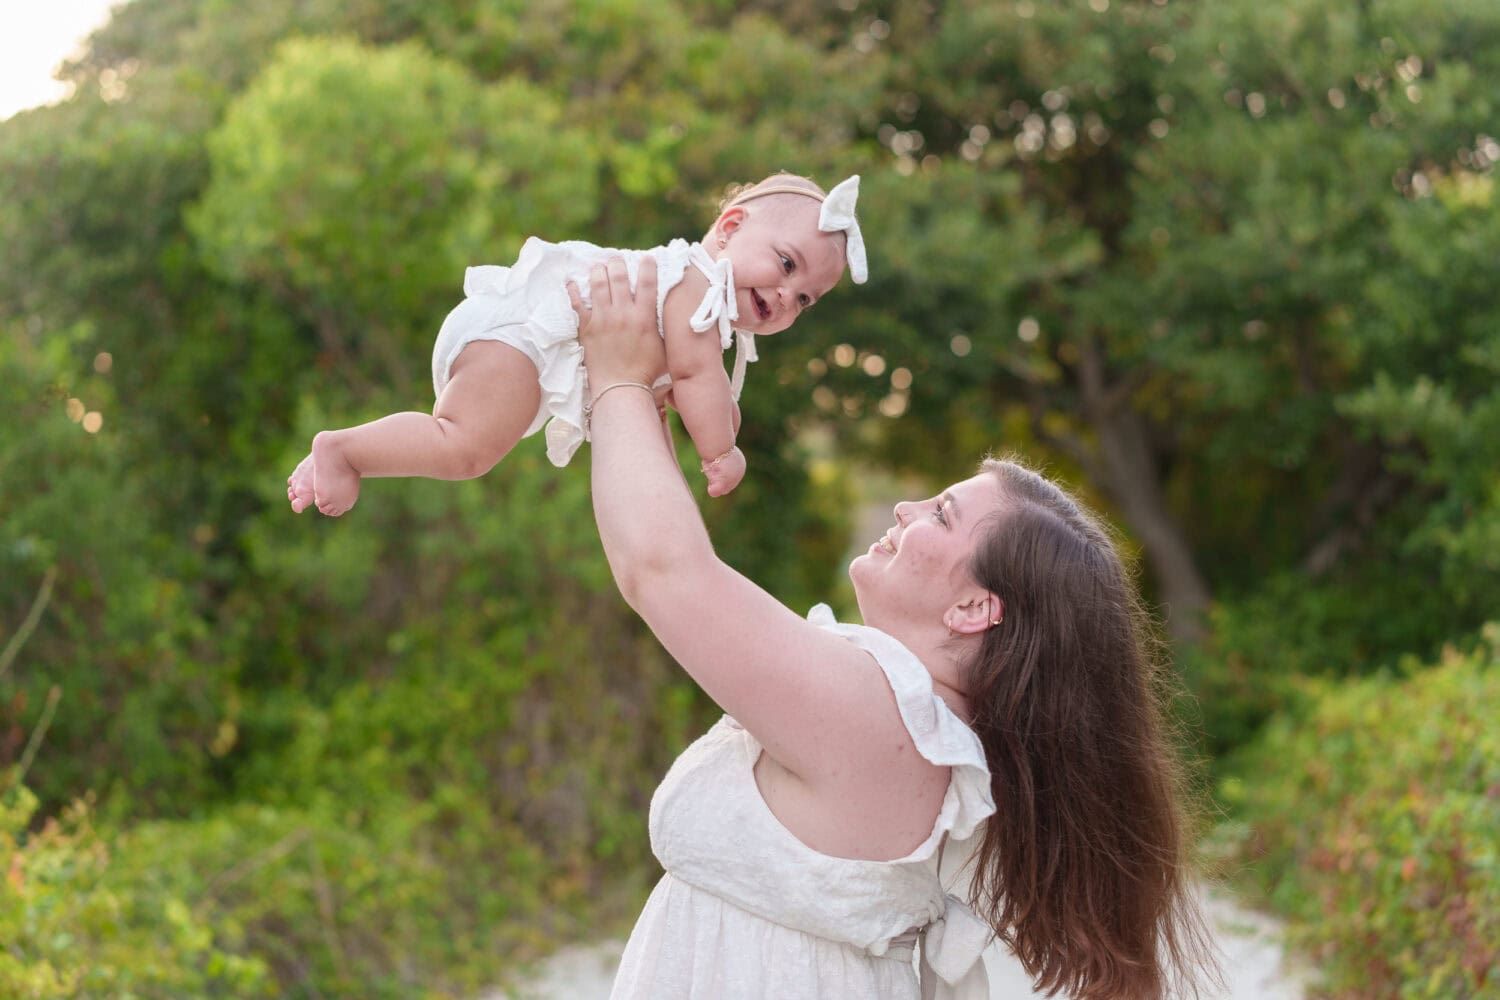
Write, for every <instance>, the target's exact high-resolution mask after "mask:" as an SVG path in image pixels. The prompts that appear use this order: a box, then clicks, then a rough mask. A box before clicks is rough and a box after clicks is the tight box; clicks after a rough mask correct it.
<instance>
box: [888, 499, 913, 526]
mask: <svg viewBox="0 0 1500 1000" xmlns="http://www.w3.org/2000/svg"><path fill="white" fill-rule="evenodd" d="M910 510H911V501H909V500H899V501H897V503H896V506H895V507H892V508H891V513H893V514H895V515H896V523H897V524H905V523H906V517H907V512H908V511H910Z"/></svg>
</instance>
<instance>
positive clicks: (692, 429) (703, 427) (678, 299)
mask: <svg viewBox="0 0 1500 1000" xmlns="http://www.w3.org/2000/svg"><path fill="white" fill-rule="evenodd" d="M707 291H708V279H707V278H705V277H704V276H703V275H702V274H700V273H698V271H697V270H695V269H693V268H688V271H687V273H686V274H684V275H683V276H682V281H680V282H679V283H678V284H677V287H676V288H673V289H672V290H671V291H670V292H668V293H667V298H666V301H665V302H664V303H663V305H662V333H663V335H664V336H665V337H666V342H667V370H668V371H669V372H670V373H671V375H672V400H673V405H674V406H675V407H676V408H677V412H678V413H679V414H680V415H681V416H682V423H683V426H684V427H686V428H687V432H688V436H689V437H691V438H692V439H693V445H694V446H695V447H696V448H697V449H698V457H699V459H700V460H701V461H702V463H703V474H704V475H705V476H707V477H708V495H709V496H711V497H721V496H723V495H724V494H726V493H728V492H729V491H730V490H732V489H734V488H735V487H736V486H738V485H739V483H740V480H741V479H743V478H744V475H745V456H744V453H743V452H741V451H740V450H739V449H738V448H736V447H735V445H734V437H735V431H736V430H737V426H736V425H737V424H738V419H737V416H738V412H737V411H738V408H737V407H736V406H735V403H734V395H733V394H732V393H731V392H730V391H729V375H728V374H727V373H726V372H725V371H724V356H723V352H722V351H721V350H720V348H719V332H718V330H717V329H712V330H705V331H703V332H702V333H699V332H698V331H696V330H694V329H693V328H692V326H691V325H690V324H689V323H688V320H689V318H690V317H691V316H692V315H693V311H694V310H695V309H697V308H698V303H699V302H701V301H703V295H704V293H705V292H707Z"/></svg>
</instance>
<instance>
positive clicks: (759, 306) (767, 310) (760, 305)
mask: <svg viewBox="0 0 1500 1000" xmlns="http://www.w3.org/2000/svg"><path fill="white" fill-rule="evenodd" d="M750 301H751V302H753V303H755V314H756V315H757V316H758V317H760V319H761V321H762V322H764V321H765V320H768V319H770V318H771V307H770V306H768V305H766V300H765V299H763V298H761V297H760V293H759V292H757V291H756V290H755V289H753V288H752V289H750Z"/></svg>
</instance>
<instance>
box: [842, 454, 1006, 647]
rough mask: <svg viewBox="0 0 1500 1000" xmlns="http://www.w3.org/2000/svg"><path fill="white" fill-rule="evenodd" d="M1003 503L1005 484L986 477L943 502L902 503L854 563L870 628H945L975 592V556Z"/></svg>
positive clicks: (958, 487)
mask: <svg viewBox="0 0 1500 1000" xmlns="http://www.w3.org/2000/svg"><path fill="white" fill-rule="evenodd" d="M1000 499H1001V497H1000V483H999V480H998V479H997V478H996V477H995V476H994V475H993V474H991V473H988V472H981V473H980V474H979V475H977V476H975V477H974V478H972V479H965V480H964V481H963V482H961V483H955V484H953V485H952V486H950V487H948V488H947V489H946V490H944V491H943V492H942V493H939V494H938V495H937V496H935V497H930V498H929V499H926V500H915V501H905V500H903V501H902V502H901V503H898V504H896V507H895V510H894V515H895V523H894V524H893V525H892V526H891V528H890V530H889V531H887V532H886V533H885V534H884V535H882V536H881V537H880V539H879V540H877V541H876V542H875V543H874V544H873V545H871V546H870V549H869V551H868V552H866V553H864V554H863V555H861V556H859V557H858V558H856V559H855V560H854V561H853V562H852V563H850V565H849V579H850V580H851V581H852V582H853V584H854V594H855V597H856V598H857V599H858V601H859V610H860V614H861V615H862V616H863V617H864V620H865V623H866V624H869V625H878V627H880V628H884V629H886V630H887V631H889V630H890V629H892V628H899V627H900V626H901V625H902V624H903V623H907V622H910V623H913V624H916V625H920V626H925V627H932V626H933V625H934V624H941V622H942V618H943V615H944V613H945V612H946V611H947V610H948V609H949V608H950V607H952V606H953V605H954V604H955V603H959V602H960V601H961V600H962V599H963V595H964V594H965V593H967V592H972V590H973V589H974V586H975V584H974V581H973V580H972V579H971V578H970V576H969V569H968V566H969V556H970V553H972V552H973V549H974V545H975V543H976V542H977V541H978V539H979V534H980V532H981V530H982V529H983V528H984V526H985V525H986V523H987V522H988V521H989V519H990V516H991V515H992V514H994V512H995V509H996V507H998V506H999V504H1000Z"/></svg>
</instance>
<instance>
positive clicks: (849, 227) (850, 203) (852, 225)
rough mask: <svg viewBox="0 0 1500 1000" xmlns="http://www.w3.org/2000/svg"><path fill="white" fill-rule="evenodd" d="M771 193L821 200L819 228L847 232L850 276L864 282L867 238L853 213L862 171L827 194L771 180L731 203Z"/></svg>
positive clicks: (845, 253) (859, 282) (856, 282)
mask: <svg viewBox="0 0 1500 1000" xmlns="http://www.w3.org/2000/svg"><path fill="white" fill-rule="evenodd" d="M771 194H800V195H803V196H805V197H808V198H811V199H813V200H814V201H817V202H821V203H822V206H823V207H822V209H821V210H820V211H819V213H818V229H820V230H821V231H823V232H825V233H843V234H844V256H845V258H846V259H847V260H848V261H849V277H850V278H851V279H852V280H853V281H854V283H855V284H856V285H863V284H864V283H865V280H866V279H867V278H868V277H869V276H870V274H869V268H868V265H867V263H866V261H865V238H864V236H862V235H861V234H860V231H859V220H858V219H856V218H855V217H854V202H855V199H857V198H858V197H859V174H853V175H851V176H849V177H846V178H844V179H843V180H841V181H839V182H838V183H837V184H836V185H834V188H833V190H832V191H829V192H828V196H827V197H824V196H822V195H820V194H818V192H816V191H810V190H808V189H807V188H805V187H799V186H797V185H795V184H770V185H767V186H766V187H754V188H751V189H750V190H749V191H746V192H745V193H744V194H742V195H740V196H739V197H738V198H736V199H734V200H733V201H731V202H730V203H729V204H730V205H731V206H733V205H740V204H743V203H744V202H747V201H750V200H752V199H754V198H761V197H764V196H766V195H771Z"/></svg>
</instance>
